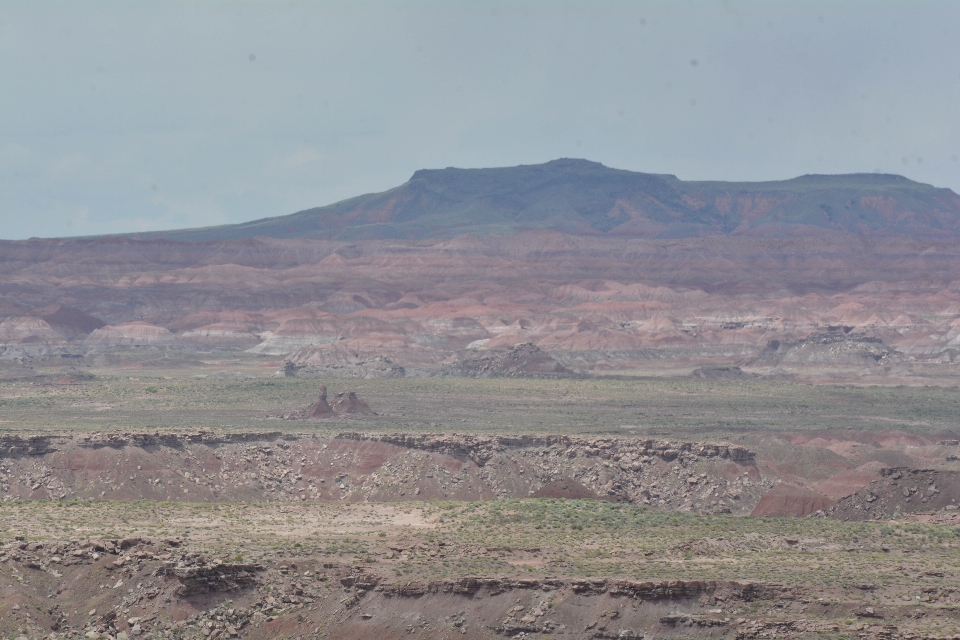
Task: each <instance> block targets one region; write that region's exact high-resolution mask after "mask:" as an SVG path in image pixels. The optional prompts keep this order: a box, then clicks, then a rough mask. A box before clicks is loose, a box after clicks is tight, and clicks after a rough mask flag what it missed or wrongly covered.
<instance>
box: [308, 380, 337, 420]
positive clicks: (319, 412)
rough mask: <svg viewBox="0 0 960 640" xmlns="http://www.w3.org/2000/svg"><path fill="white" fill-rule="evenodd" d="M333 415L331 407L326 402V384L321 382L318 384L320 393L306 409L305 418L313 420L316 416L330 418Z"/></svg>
mask: <svg viewBox="0 0 960 640" xmlns="http://www.w3.org/2000/svg"><path fill="white" fill-rule="evenodd" d="M333 415H334V413H333V407H331V406H330V403H329V402H327V386H326V385H323V384H322V385H320V395H319V396H318V397H317V401H316V402H314V403H313V404H312V405H310V408H309V409H307V418H311V419H314V420H315V419H318V418H330V417H332V416H333Z"/></svg>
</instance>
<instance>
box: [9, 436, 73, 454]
mask: <svg viewBox="0 0 960 640" xmlns="http://www.w3.org/2000/svg"><path fill="white" fill-rule="evenodd" d="M59 439H60V438H56V437H54V436H19V435H2V436H0V458H19V457H21V456H42V455H45V454H48V453H53V452H54V451H56V450H57V449H56V447H54V446H53V443H54V441H55V440H59Z"/></svg>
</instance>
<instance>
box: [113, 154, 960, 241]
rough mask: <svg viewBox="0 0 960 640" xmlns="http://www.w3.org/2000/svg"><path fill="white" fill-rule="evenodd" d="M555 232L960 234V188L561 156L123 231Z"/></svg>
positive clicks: (327, 234) (176, 235)
mask: <svg viewBox="0 0 960 640" xmlns="http://www.w3.org/2000/svg"><path fill="white" fill-rule="evenodd" d="M530 229H551V230H555V231H561V232H564V233H569V234H575V235H591V236H603V235H608V236H620V237H648V238H683V237H695V236H704V235H718V234H737V235H742V234H746V235H760V236H767V237H770V236H772V237H777V236H792V235H806V234H811V233H822V232H823V231H829V230H834V231H843V232H847V233H852V234H855V235H861V236H874V235H880V236H890V235H892V236H912V237H936V236H943V237H957V236H960V196H958V195H957V194H956V193H954V192H953V191H951V190H949V189H940V188H936V187H932V186H930V185H925V184H921V183H918V182H913V181H911V180H909V179H907V178H904V177H902V176H897V175H889V174H847V175H805V176H801V177H799V178H793V179H791V180H782V181H774V182H694V181H683V180H680V179H678V178H677V177H676V176H672V175H660V174H649V173H637V172H632V171H625V170H621V169H611V168H609V167H605V166H603V165H602V164H600V163H597V162H590V161H587V160H576V159H560V160H553V161H551V162H547V163H545V164H539V165H522V166H517V167H506V168H495V169H455V168H447V169H438V170H427V169H424V170H420V171H417V172H416V173H414V174H413V177H412V178H411V179H410V180H409V181H408V182H406V183H404V184H402V185H400V186H398V187H395V188H393V189H390V190H388V191H385V192H382V193H374V194H367V195H362V196H358V197H355V198H351V199H348V200H344V201H342V202H338V203H336V204H332V205H329V206H325V207H317V208H314V209H307V210H305V211H300V212H298V213H294V214H291V215H286V216H280V217H274V218H265V219H262V220H256V221H253V222H246V223H241V224H232V225H223V226H217V227H206V228H199V229H182V230H174V231H159V232H151V233H138V234H127V236H128V237H133V238H138V239H168V240H177V241H187V242H198V241H222V240H231V239H240V238H250V237H255V236H264V237H271V238H314V239H324V240H366V239H407V240H421V239H426V238H452V237H455V236H458V235H461V234H465V233H472V234H475V235H492V234H498V233H514V232H517V231H522V230H530Z"/></svg>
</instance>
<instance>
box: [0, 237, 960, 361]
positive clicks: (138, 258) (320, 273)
mask: <svg viewBox="0 0 960 640" xmlns="http://www.w3.org/2000/svg"><path fill="white" fill-rule="evenodd" d="M44 243H45V241H33V242H32V243H0V247H2V249H3V250H2V251H0V272H2V274H3V278H0V352H2V353H4V354H6V357H8V358H12V357H21V358H22V357H42V356H45V355H56V354H57V353H68V354H74V353H76V354H78V355H83V354H86V353H91V352H95V351H97V350H104V349H111V348H116V347H118V346H119V347H125V348H140V349H144V348H146V349H171V348H173V349H233V350H242V349H248V350H250V351H251V352H253V353H259V354H264V355H269V356H273V357H282V358H285V359H286V360H288V361H289V362H291V363H293V365H294V369H293V370H292V371H293V372H294V373H295V374H296V375H301V376H316V377H360V378H369V377H396V376H402V375H480V376H486V375H534V376H545V377H549V376H555V375H568V372H572V373H573V374H598V373H599V374H603V373H606V372H618V371H623V372H636V371H639V372H642V373H645V374H646V373H651V372H654V373H655V372H666V373H670V374H677V373H685V372H687V373H688V372H691V371H693V370H695V369H701V368H704V367H706V368H707V369H710V368H714V369H715V368H718V367H737V366H739V367H740V368H741V370H742V371H744V372H747V373H751V374H771V373H772V374H778V373H794V374H810V375H819V374H822V373H824V372H826V373H831V372H838V373H842V374H845V375H852V376H859V377H863V376H878V375H881V376H882V375H895V376H909V375H916V374H924V373H926V372H931V371H933V372H936V373H937V374H938V375H940V374H942V375H948V376H952V375H953V372H954V370H955V367H956V366H957V365H956V363H957V360H958V354H960V279H958V276H957V274H958V273H960V246H958V245H957V244H955V243H951V242H948V241H932V240H915V239H910V238H886V239H874V240H864V239H862V238H861V239H855V238H853V237H850V236H842V235H841V236H828V237H808V238H803V239H793V238H787V239H776V238H747V237H737V236H724V237H722V238H711V237H705V238H686V239H678V240H662V241H652V240H647V239H629V238H590V237H576V236H572V235H564V234H561V233H557V232H553V231H544V232H523V233H518V234H515V235H511V236H488V237H484V238H477V237H462V238H456V239H454V240H449V241H440V240H436V241H425V242H421V243H410V242H406V241H380V240H371V241H363V242H351V243H345V242H324V241H303V240H287V241H279V240H265V239H253V240H246V241H237V242H221V243H210V244H204V245H197V244H188V243H183V244H177V243H173V244H171V243H169V242H164V243H159V242H158V241H149V242H147V241H144V242H137V241H132V240H122V239H102V240H95V241H76V242H73V243H71V242H67V243H63V242H59V243H57V244H56V246H55V247H54V246H52V244H53V243H52V241H51V243H50V246H48V245H46V244H44ZM161 244H162V246H160V245H161ZM28 249H29V250H28ZM161 250H162V251H161ZM92 254H95V255H103V254H109V255H112V256H113V258H114V263H113V264H112V265H111V266H104V264H103V263H102V262H99V263H98V262H95V261H93V260H92V259H91V255H92ZM116 264H121V265H123V268H122V269H120V268H118V267H116ZM66 299H69V300H70V304H71V305H75V306H71V307H69V309H73V311H69V310H68V307H67V305H62V307H61V311H58V312H55V313H49V312H48V311H45V309H49V307H50V305H51V304H52V303H54V302H56V301H58V300H66ZM346 299H349V301H351V304H346V303H345V302H344V300H346ZM81 308H82V311H81V310H80V309H81ZM5 314H6V315H5ZM58 314H59V315H58ZM69 314H74V316H79V314H83V315H82V317H80V319H83V320H84V322H80V321H79V320H78V318H77V317H74V318H73V319H72V320H70V318H67V317H65V316H68V315H69ZM42 316H43V317H47V318H48V320H50V322H48V321H47V320H44V319H43V317H42ZM70 321H72V322H73V324H70ZM51 322H53V324H51ZM100 322H106V323H107V325H108V326H97V324H99V323H100ZM84 332H86V333H84ZM522 344H530V345H533V346H534V347H536V348H537V349H539V351H540V352H542V354H543V355H542V356H540V355H538V356H537V357H540V358H542V359H543V361H544V362H543V363H540V365H543V364H544V363H546V364H547V365H549V366H546V367H545V366H540V365H535V364H534V363H533V361H532V360H531V359H530V358H529V357H527V356H529V355H531V354H526V355H525V356H524V357H525V358H527V362H526V363H513V364H511V363H510V359H511V358H514V356H515V355H516V354H511V351H510V350H511V349H514V348H515V347H516V346H517V345H522ZM554 362H555V363H556V364H554ZM709 375H712V374H709Z"/></svg>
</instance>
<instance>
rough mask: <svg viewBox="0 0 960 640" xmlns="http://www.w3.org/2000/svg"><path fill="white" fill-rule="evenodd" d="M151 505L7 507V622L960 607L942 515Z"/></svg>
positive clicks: (681, 617)
mask: <svg viewBox="0 0 960 640" xmlns="http://www.w3.org/2000/svg"><path fill="white" fill-rule="evenodd" d="M146 504H147V505H150V504H152V505H153V506H152V507H148V508H147V509H146V510H144V509H142V508H136V507H133V506H132V505H130V506H127V505H124V504H123V503H119V502H114V503H97V502H75V503H67V504H61V505H57V504H55V503H53V504H51V503H19V504H15V505H7V506H5V507H4V508H3V510H2V511H0V523H2V524H3V525H5V526H9V525H10V524H13V523H20V525H21V526H23V525H27V526H29V529H30V535H29V536H21V537H18V538H16V539H12V540H10V541H9V542H6V543H5V544H4V545H3V547H2V550H0V568H2V571H0V589H2V590H3V593H4V597H3V598H2V599H0V613H2V618H0V620H2V622H0V628H2V629H3V632H4V633H5V634H6V635H8V636H10V637H16V636H17V634H23V635H25V636H26V637H41V636H49V635H50V634H51V633H53V634H55V637H97V636H111V637H115V638H122V637H127V638H130V637H137V636H142V637H181V638H194V637H211V636H212V637H223V638H227V637H247V638H268V637H277V636H278V635H286V636H288V637H303V638H306V637H318V636H319V637H347V638H368V637H386V638H399V637H407V636H409V635H411V634H413V635H414V636H419V637H429V638H456V637H461V636H465V637H472V638H494V637H518V636H519V637H531V636H532V637H538V636H541V635H543V636H547V637H553V636H557V637H573V638H624V637H626V638H630V637H634V638H643V637H664V638H669V637H738V638H762V637H787V638H805V637H810V636H811V634H816V635H817V636H818V637H845V636H846V637H849V636H854V637H863V638H946V637H952V634H953V633H954V632H955V631H956V625H957V624H958V623H960V618H958V616H960V609H958V606H957V605H958V604H960V583H958V582H957V575H960V574H958V573H957V572H956V571H955V568H956V566H957V563H958V561H960V557H958V556H957V553H958V545H957V542H956V541H955V539H956V536H953V535H952V534H951V537H947V538H944V537H943V536H944V533H948V531H947V530H945V528H944V527H943V526H942V525H934V524H930V525H925V524H909V523H900V524H898V525H895V527H894V528H892V529H890V530H889V531H888V530H887V528H884V527H883V526H880V525H876V524H869V523H842V522H833V521H820V522H823V523H824V525H825V526H824V525H820V526H817V527H815V528H814V527H810V526H809V524H813V523H814V522H816V521H815V520H809V519H804V520H795V521H792V522H793V523H796V524H794V525H792V526H787V527H784V526H783V524H781V523H779V522H778V521H769V522H767V521H763V520H753V521H752V524H751V525H750V526H744V525H746V524H748V521H747V519H744V518H731V517H729V516H726V517H721V518H713V519H708V520H703V516H694V515H686V516H684V515H682V514H680V515H679V516H675V517H673V518H670V517H669V516H668V519H667V520H666V521H663V519H662V518H658V516H656V515H655V513H656V512H652V511H649V510H644V508H643V507H630V506H624V505H617V504H612V503H602V502H600V503H598V502H595V501H573V502H567V501H556V500H546V501H537V500H527V501H493V502H488V503H482V504H481V503H437V504H434V505H425V504H423V503H413V504H410V505H409V506H408V507H405V508H397V507H391V506H386V505H382V504H381V505H377V504H361V505H352V506H348V505H328V506H323V507H316V506H309V505H296V504H294V505H288V506H286V507H272V506H269V505H266V504H262V503H261V504H253V505H236V506H232V507H231V506H217V505H200V504H182V505H175V504H172V503H146ZM592 505H597V506H592ZM602 505H607V506H602ZM54 516H55V517H54ZM508 522H509V523H510V524H509V526H507V527H505V526H504V525H505V524H506V523H508ZM807 523H809V524H807ZM118 530H125V531H128V532H129V533H128V534H127V535H126V536H124V537H116V533H115V532H116V531H118ZM654 532H659V534H658V535H649V534H652V533H654ZM705 534H706V535H705ZM608 536H609V537H608ZM745 570H748V571H749V572H751V573H752V574H754V577H753V578H750V579H744V578H742V577H737V576H738V575H739V574H742V573H743V572H744V571H745ZM798 571H800V572H802V573H803V575H804V576H805V577H804V579H803V580H802V581H797V580H796V575H797V574H796V572H798ZM611 572H612V573H615V574H620V575H621V576H622V577H602V575H603V573H611ZM643 576H646V577H643ZM697 576H699V577H697ZM951 629H952V630H953V631H951ZM121 634H124V635H121Z"/></svg>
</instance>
